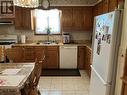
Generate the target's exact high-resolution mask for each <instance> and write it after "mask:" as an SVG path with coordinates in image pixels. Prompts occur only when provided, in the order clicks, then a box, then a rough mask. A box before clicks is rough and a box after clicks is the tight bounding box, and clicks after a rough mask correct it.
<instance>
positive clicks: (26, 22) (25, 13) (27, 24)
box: [22, 8, 31, 30]
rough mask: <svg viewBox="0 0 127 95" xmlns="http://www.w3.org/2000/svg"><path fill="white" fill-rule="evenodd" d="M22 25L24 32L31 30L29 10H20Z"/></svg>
mask: <svg viewBox="0 0 127 95" xmlns="http://www.w3.org/2000/svg"><path fill="white" fill-rule="evenodd" d="M22 18H23V21H22V25H23V29H24V30H31V9H30V8H22Z"/></svg>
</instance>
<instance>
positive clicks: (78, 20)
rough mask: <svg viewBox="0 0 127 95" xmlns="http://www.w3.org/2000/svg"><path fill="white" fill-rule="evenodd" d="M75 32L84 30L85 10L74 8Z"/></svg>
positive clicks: (73, 28)
mask: <svg viewBox="0 0 127 95" xmlns="http://www.w3.org/2000/svg"><path fill="white" fill-rule="evenodd" d="M72 30H73V31H78V30H83V8H80V7H75V8H73V27H72Z"/></svg>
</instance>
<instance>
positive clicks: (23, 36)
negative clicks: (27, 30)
mask: <svg viewBox="0 0 127 95" xmlns="http://www.w3.org/2000/svg"><path fill="white" fill-rule="evenodd" d="M21 43H23V44H24V43H26V36H25V35H21Z"/></svg>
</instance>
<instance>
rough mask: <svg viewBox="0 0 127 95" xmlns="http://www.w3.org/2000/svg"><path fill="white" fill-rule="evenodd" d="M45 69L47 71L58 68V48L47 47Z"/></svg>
mask: <svg viewBox="0 0 127 95" xmlns="http://www.w3.org/2000/svg"><path fill="white" fill-rule="evenodd" d="M46 61H47V62H46V67H47V69H58V68H59V47H58V46H48V47H47V49H46Z"/></svg>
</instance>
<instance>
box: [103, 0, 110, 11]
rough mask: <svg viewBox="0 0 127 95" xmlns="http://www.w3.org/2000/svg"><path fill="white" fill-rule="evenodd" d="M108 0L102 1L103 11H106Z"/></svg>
mask: <svg viewBox="0 0 127 95" xmlns="http://www.w3.org/2000/svg"><path fill="white" fill-rule="evenodd" d="M108 6H109V0H104V1H103V13H108Z"/></svg>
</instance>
